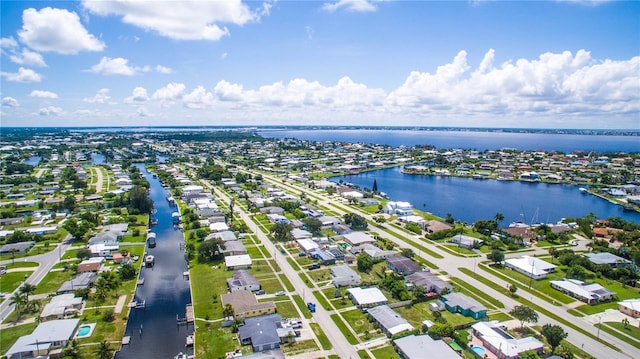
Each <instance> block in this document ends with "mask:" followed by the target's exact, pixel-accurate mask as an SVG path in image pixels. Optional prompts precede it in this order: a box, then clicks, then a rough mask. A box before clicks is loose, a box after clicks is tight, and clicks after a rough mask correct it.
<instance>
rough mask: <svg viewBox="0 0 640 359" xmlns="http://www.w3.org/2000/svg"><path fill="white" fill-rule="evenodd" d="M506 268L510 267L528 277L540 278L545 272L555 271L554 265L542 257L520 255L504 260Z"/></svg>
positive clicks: (544, 275) (545, 274)
mask: <svg viewBox="0 0 640 359" xmlns="http://www.w3.org/2000/svg"><path fill="white" fill-rule="evenodd" d="M504 265H505V267H507V268H511V269H513V270H514V271H516V272H518V273H522V274H524V275H526V276H527V277H529V278H533V279H541V278H544V277H546V276H547V273H552V272H555V271H556V266H555V265H554V264H551V263H549V262H546V261H543V260H542V259H539V258H536V257H531V256H522V257H520V258H510V259H507V260H505V261H504Z"/></svg>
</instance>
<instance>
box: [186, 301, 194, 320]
mask: <svg viewBox="0 0 640 359" xmlns="http://www.w3.org/2000/svg"><path fill="white" fill-rule="evenodd" d="M186 311H187V323H193V322H194V321H195V316H194V315H193V305H191V304H187V308H186Z"/></svg>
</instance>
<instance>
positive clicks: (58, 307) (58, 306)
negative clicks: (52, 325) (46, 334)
mask: <svg viewBox="0 0 640 359" xmlns="http://www.w3.org/2000/svg"><path fill="white" fill-rule="evenodd" d="M82 304H83V300H82V298H80V297H76V296H75V295H74V294H73V293H67V294H60V295H56V296H55V297H53V298H51V300H50V301H49V303H47V304H46V305H45V306H44V308H42V312H41V313H40V321H41V322H46V321H48V320H54V319H63V318H64V317H65V316H68V315H72V314H75V313H78V311H80V310H81V309H82Z"/></svg>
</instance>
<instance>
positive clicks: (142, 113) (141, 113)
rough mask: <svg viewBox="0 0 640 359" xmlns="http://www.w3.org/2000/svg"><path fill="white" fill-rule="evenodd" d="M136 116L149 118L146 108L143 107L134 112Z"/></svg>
mask: <svg viewBox="0 0 640 359" xmlns="http://www.w3.org/2000/svg"><path fill="white" fill-rule="evenodd" d="M136 115H138V117H148V116H149V110H147V108H146V107H144V106H140V107H138V109H137V110H136Z"/></svg>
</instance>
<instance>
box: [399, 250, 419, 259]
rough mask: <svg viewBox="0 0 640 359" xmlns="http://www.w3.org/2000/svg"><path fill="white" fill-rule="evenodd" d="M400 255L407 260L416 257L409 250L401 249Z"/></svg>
mask: <svg viewBox="0 0 640 359" xmlns="http://www.w3.org/2000/svg"><path fill="white" fill-rule="evenodd" d="M400 253H401V254H402V255H403V256H405V257H407V258H413V257H414V256H415V255H416V254H415V253H414V252H413V249H411V248H402V250H401V251H400Z"/></svg>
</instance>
